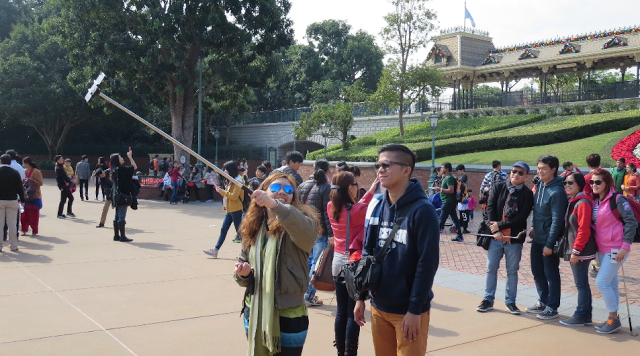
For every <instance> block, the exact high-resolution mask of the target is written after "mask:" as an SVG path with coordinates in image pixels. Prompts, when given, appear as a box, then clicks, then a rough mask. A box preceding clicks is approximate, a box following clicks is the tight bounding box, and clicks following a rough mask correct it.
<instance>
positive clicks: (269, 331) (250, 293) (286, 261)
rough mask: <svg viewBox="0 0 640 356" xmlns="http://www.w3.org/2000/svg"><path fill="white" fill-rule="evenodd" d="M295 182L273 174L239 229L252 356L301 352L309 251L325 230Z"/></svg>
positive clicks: (239, 269) (238, 268) (240, 279)
mask: <svg viewBox="0 0 640 356" xmlns="http://www.w3.org/2000/svg"><path fill="white" fill-rule="evenodd" d="M234 164H235V162H234ZM295 186H296V183H295V181H294V180H293V178H292V177H291V176H289V175H287V174H284V173H275V174H272V175H270V176H269V177H268V178H267V179H266V180H265V181H264V182H263V183H262V185H261V186H260V189H259V190H256V191H254V192H253V194H252V195H251V205H250V207H249V210H248V211H247V214H246V217H245V219H244V221H243V222H242V226H241V229H240V231H241V235H242V247H243V249H242V252H241V253H240V256H239V257H238V262H237V263H236V264H235V274H234V279H235V280H236V282H237V283H238V284H239V285H240V286H241V287H245V288H246V291H245V296H244V299H243V304H244V308H243V313H244V318H243V321H244V327H245V332H246V334H247V338H248V341H249V355H290V356H298V355H302V348H303V346H304V343H305V340H306V336H307V330H308V328H309V318H308V312H307V306H306V305H305V301H304V293H305V292H306V290H307V284H308V283H309V263H308V260H309V253H310V252H311V249H312V248H313V244H314V243H315V241H316V237H317V236H319V234H320V233H321V229H319V228H318V226H319V223H318V213H317V212H316V210H315V209H314V208H313V207H311V206H307V205H304V204H303V203H302V202H301V201H300V200H299V198H298V197H297V192H296V188H295Z"/></svg>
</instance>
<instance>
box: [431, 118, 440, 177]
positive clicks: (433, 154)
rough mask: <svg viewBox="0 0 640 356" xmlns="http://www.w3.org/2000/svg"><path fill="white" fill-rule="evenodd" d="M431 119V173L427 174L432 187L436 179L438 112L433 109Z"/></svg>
mask: <svg viewBox="0 0 640 356" xmlns="http://www.w3.org/2000/svg"><path fill="white" fill-rule="evenodd" d="M429 120H430V121H431V129H432V130H433V136H432V138H431V175H430V176H429V186H430V187H433V182H435V180H436V128H437V127H438V114H436V111H435V109H434V110H433V113H432V114H431V115H429Z"/></svg>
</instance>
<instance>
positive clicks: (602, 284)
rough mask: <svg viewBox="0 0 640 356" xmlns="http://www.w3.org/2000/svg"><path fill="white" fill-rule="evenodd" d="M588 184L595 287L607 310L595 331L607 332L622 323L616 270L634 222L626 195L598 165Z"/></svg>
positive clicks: (627, 247)
mask: <svg viewBox="0 0 640 356" xmlns="http://www.w3.org/2000/svg"><path fill="white" fill-rule="evenodd" d="M589 184H590V185H591V189H592V190H593V212H592V218H591V219H592V223H593V225H594V226H595V231H596V244H597V245H598V259H599V260H600V271H599V272H598V276H597V277H596V287H598V290H600V294H602V299H603V300H604V304H605V306H606V307H607V311H608V312H609V318H608V319H607V321H605V322H604V323H602V324H601V325H598V326H596V331H597V332H598V333H601V334H610V333H613V332H615V331H617V330H619V329H620V328H621V327H622V324H621V323H620V317H619V316H618V307H619V305H620V292H619V291H618V270H619V269H620V266H621V265H622V263H624V261H625V260H626V258H627V256H629V251H630V250H631V243H632V242H633V238H634V236H635V234H636V228H637V227H638V222H637V221H636V218H635V216H634V215H633V210H632V209H631V205H630V204H629V201H628V200H627V198H626V197H625V196H623V195H622V194H617V193H616V192H615V188H614V181H613V178H612V177H611V173H609V172H608V171H606V170H604V169H602V168H598V169H595V170H593V172H592V175H591V179H590V180H589ZM611 199H615V203H616V204H615V206H616V209H615V210H617V213H615V212H614V211H612V209H611V202H610V200H611ZM621 220H622V221H621Z"/></svg>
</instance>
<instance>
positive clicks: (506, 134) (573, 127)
mask: <svg viewBox="0 0 640 356" xmlns="http://www.w3.org/2000/svg"><path fill="white" fill-rule="evenodd" d="M487 119H488V118H484V120H487ZM496 119H497V120H500V119H503V118H496ZM638 120H640V110H634V111H624V112H615V113H609V114H591V115H582V116H561V117H551V118H548V119H546V120H542V121H538V122H534V123H531V124H528V125H519V126H517V127H513V128H510V129H503V130H496V129H491V130H489V131H487V132H486V133H483V134H478V135H465V134H464V133H461V132H460V133H458V135H456V136H454V137H451V138H447V139H437V142H436V147H437V149H436V154H437V155H438V157H442V156H448V155H454V154H462V153H468V152H477V151H488V150H498V149H507V148H517V147H529V146H539V145H546V144H551V143H558V142H565V141H571V140H575V139H580V138H585V137H591V136H593V135H594V134H603V133H608V132H613V131H620V130H626V129H628V128H630V127H633V126H635V125H637V123H638ZM465 122H466V121H463V123H465ZM438 131H440V127H438ZM438 131H436V133H438ZM394 142H397V140H394ZM405 144H406V145H407V146H408V147H409V148H411V149H412V150H414V151H415V152H416V153H417V155H418V158H419V160H425V159H428V158H430V157H431V142H430V140H426V139H425V138H424V136H423V138H422V140H421V141H419V142H411V143H405ZM379 146H380V143H378V144H377V145H372V146H359V147H352V148H351V149H349V150H348V151H346V152H342V151H332V152H331V153H329V152H328V153H327V158H328V159H329V160H347V161H369V162H372V161H375V160H377V157H378V154H377V149H378V147H379ZM322 155H323V151H322V150H319V151H315V152H312V153H310V154H309V155H308V156H307V157H309V159H314V158H321V157H322Z"/></svg>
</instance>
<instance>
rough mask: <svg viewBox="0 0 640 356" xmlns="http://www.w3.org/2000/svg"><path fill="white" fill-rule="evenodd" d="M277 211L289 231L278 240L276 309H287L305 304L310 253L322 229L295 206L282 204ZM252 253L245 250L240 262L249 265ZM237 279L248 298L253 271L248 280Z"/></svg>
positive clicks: (239, 257) (239, 259) (252, 287)
mask: <svg viewBox="0 0 640 356" xmlns="http://www.w3.org/2000/svg"><path fill="white" fill-rule="evenodd" d="M273 212H274V213H275V215H276V217H277V219H278V221H279V222H280V224H282V226H283V227H284V228H285V233H284V235H283V236H282V237H281V238H280V239H279V240H278V252H277V262H276V263H277V268H276V271H277V275H276V281H275V284H276V286H275V288H276V290H275V294H276V297H275V299H276V303H275V307H276V308H277V309H287V308H291V307H295V306H298V305H303V304H304V293H305V292H306V291H307V287H308V285H309V254H310V253H311V250H312V249H313V244H314V243H315V241H316V237H317V236H316V234H317V231H318V230H317V229H316V223H315V222H314V221H313V219H311V218H309V217H308V216H306V215H304V214H303V213H302V212H301V211H300V210H298V209H296V208H294V207H292V206H291V205H284V204H278V206H277V207H275V208H274V209H273ZM249 251H250V250H249V249H246V248H243V249H242V251H241V252H240V256H238V261H239V262H240V263H243V262H249ZM233 278H234V279H235V280H236V282H237V283H238V284H239V285H240V286H241V287H245V288H247V290H246V292H245V295H247V294H253V291H254V287H255V286H254V282H255V279H254V276H253V271H251V274H249V275H248V276H247V277H241V276H239V275H237V274H234V276H233ZM243 300H244V299H243Z"/></svg>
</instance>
